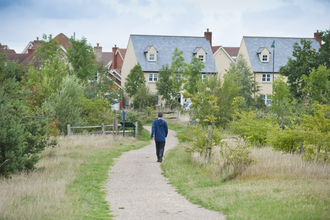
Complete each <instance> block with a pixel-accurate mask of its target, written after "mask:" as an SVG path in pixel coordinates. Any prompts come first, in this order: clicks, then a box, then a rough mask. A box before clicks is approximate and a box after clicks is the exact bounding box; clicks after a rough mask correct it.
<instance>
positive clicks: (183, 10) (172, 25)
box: [0, 0, 330, 53]
mask: <svg viewBox="0 0 330 220" xmlns="http://www.w3.org/2000/svg"><path fill="white" fill-rule="evenodd" d="M0 21H1V22H0V23H1V30H0V43H1V44H3V45H8V46H9V48H10V49H14V50H15V51H16V52H17V53H21V52H22V51H23V49H24V48H25V47H26V46H27V44H28V43H29V42H30V41H33V40H35V39H36V37H39V39H41V38H42V36H43V34H46V35H49V34H52V35H53V37H55V36H56V35H57V34H59V33H64V34H65V35H66V36H68V37H69V38H70V37H71V36H73V33H74V32H75V36H76V39H77V38H78V39H81V38H82V36H84V37H86V38H87V41H88V43H89V44H91V45H92V46H95V45H96V43H100V46H102V47H103V52H107V51H108V52H109V51H111V48H112V47H113V46H114V45H115V44H117V46H119V47H120V48H126V47H127V43H128V39H129V35H130V34H144V35H175V36H203V35H204V31H206V28H209V29H210V31H211V32H212V35H213V45H222V46H234V47H239V46H240V43H241V40H242V37H243V36H268V37H309V38H311V37H313V36H314V35H313V33H314V32H315V31H316V30H323V31H325V30H329V29H330V0H274V1H273V0H232V1H228V0H226V1H224V0H70V1H69V0H56V1H55V0H44V1H42V0H38V1H37V0H0Z"/></svg>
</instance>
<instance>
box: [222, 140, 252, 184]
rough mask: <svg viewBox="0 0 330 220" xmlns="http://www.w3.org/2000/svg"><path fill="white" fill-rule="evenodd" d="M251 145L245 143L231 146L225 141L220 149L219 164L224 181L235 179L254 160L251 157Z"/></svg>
mask: <svg viewBox="0 0 330 220" xmlns="http://www.w3.org/2000/svg"><path fill="white" fill-rule="evenodd" d="M250 153H251V152H250V151H249V147H248V146H246V145H243V144H237V146H236V147H231V146H230V145H228V144H227V143H226V142H224V143H223V144H222V146H221V149H220V155H221V157H222V158H220V160H219V162H218V164H219V166H220V171H221V176H222V180H223V181H228V180H231V179H234V178H235V177H236V176H238V175H239V174H241V173H242V172H243V171H244V170H245V169H246V167H247V166H249V165H250V164H251V163H253V162H254V159H253V158H252V157H250Z"/></svg>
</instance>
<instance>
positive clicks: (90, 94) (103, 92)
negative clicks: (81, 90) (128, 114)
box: [85, 62, 122, 105]
mask: <svg viewBox="0 0 330 220" xmlns="http://www.w3.org/2000/svg"><path fill="white" fill-rule="evenodd" d="M108 74H109V73H108V71H107V69H106V68H105V67H104V66H103V62H100V63H99V65H98V71H97V80H91V81H90V82H89V84H88V86H86V87H85V94H86V97H87V98H89V99H92V100H94V99H97V98H99V97H102V98H104V99H105V100H106V101H107V102H108V103H109V104H111V105H113V104H116V103H118V102H120V100H121V97H122V90H119V88H118V86H117V84H115V83H114V81H113V79H111V78H110V77H109V76H108Z"/></svg>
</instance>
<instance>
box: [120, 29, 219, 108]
mask: <svg viewBox="0 0 330 220" xmlns="http://www.w3.org/2000/svg"><path fill="white" fill-rule="evenodd" d="M175 48H177V49H178V50H182V51H183V54H182V56H183V57H184V59H185V62H187V63H190V61H191V59H192V58H193V57H194V56H195V57H198V58H199V59H200V60H201V61H202V62H203V63H204V65H205V68H204V69H203V70H202V72H201V75H205V74H216V73H217V69H216V66H215V62H214V58H213V53H212V49H211V45H210V42H209V41H208V40H207V39H206V37H187V36H157V35H130V37H129V41H128V45H127V50H126V55H125V59H124V63H123V66H122V71H121V75H122V78H121V80H122V85H123V86H124V85H125V81H126V78H127V76H128V74H129V73H130V70H131V69H132V68H133V67H134V66H135V65H136V64H138V63H139V64H140V65H141V68H142V71H143V72H144V77H145V79H146V84H147V86H148V87H149V88H150V91H151V92H154V93H156V91H157V90H156V82H157V80H158V74H159V70H160V69H161V67H162V66H163V65H166V64H168V65H169V66H170V65H171V62H172V55H173V51H174V50H175ZM126 100H128V98H127V97H126ZM125 104H126V107H127V105H129V102H128V101H127V102H126V103H125ZM181 104H183V100H182V98H181Z"/></svg>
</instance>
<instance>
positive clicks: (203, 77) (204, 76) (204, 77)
mask: <svg viewBox="0 0 330 220" xmlns="http://www.w3.org/2000/svg"><path fill="white" fill-rule="evenodd" d="M204 79H206V74H202V82H204Z"/></svg>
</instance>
